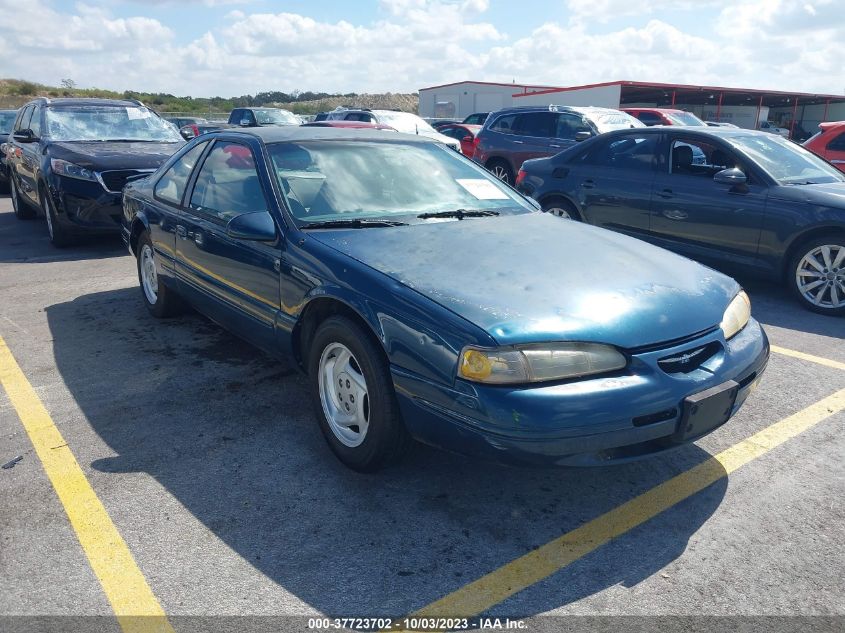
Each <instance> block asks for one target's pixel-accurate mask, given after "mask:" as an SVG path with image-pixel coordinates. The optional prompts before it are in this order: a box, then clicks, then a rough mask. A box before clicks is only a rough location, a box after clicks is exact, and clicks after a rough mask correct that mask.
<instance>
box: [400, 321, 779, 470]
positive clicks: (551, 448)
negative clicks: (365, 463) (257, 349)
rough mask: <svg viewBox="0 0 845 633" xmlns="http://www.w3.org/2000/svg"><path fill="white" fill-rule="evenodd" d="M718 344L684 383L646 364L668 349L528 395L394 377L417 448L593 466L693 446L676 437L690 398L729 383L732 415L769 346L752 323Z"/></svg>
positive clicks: (514, 460)
mask: <svg viewBox="0 0 845 633" xmlns="http://www.w3.org/2000/svg"><path fill="white" fill-rule="evenodd" d="M720 335H721V333H719V334H716V335H711V338H712V337H714V336H715V338H718V336H720ZM722 341H723V344H724V346H725V349H724V353H722V354H719V355H718V356H720V358H717V357H714V358H713V359H712V361H713V362H712V363H710V362H709V361H708V363H709V366H708V368H707V369H706V370H705V369H699V370H695V371H694V372H691V373H690V374H686V375H682V376H677V375H668V374H666V373H664V372H662V371H661V370H660V369H659V368H658V369H656V370H652V369H651V361H652V360H653V359H651V358H649V356H650V355H652V356H660V357H663V356H666V355H667V353H668V354H671V353H674V352H675V351H676V350H675V349H671V348H670V349H668V350H667V349H663V350H659V351H657V352H653V353H651V354H644V355H642V356H635V357H634V358H633V359H632V362H631V366H630V368H631V370H632V371H629V372H628V373H626V375H621V376H614V377H604V378H597V379H593V380H581V381H575V382H570V383H561V384H555V385H548V386H539V387H533V388H521V389H514V388H502V387H490V386H479V385H473V384H470V383H462V382H461V381H456V385H455V387H454V388H449V389H445V388H443V387H442V386H436V385H433V384H431V383H427V382H425V381H422V380H420V379H419V378H417V377H413V376H409V375H407V374H406V373H403V372H402V371H400V370H396V369H394V370H393V377H394V383H395V385H396V388H397V394H398V397H399V403H400V407H401V410H402V414H403V417H404V421H405V424H406V426H407V427H408V429H409V431H410V432H411V434H412V435H414V436H415V437H416V438H417V439H419V440H420V441H422V442H425V443H427V444H431V445H434V446H438V447H441V448H444V449H447V450H452V451H455V452H459V453H464V454H471V455H475V456H479V457H482V458H486V459H492V460H494V461H499V462H507V463H521V464H537V465H573V466H591V465H601V464H608V463H615V462H621V461H628V460H633V459H638V458H643V457H646V456H649V455H654V454H658V453H661V452H665V451H668V450H672V449H674V448H677V447H678V446H681V445H683V444H686V443H689V442H691V441H694V440H696V439H698V438H689V439H687V440H685V441H683V442H678V441H677V440H676V439H675V434H676V431H677V430H678V426H679V422H680V419H681V411H682V403H683V400H684V398H687V397H688V396H690V395H692V394H695V393H698V392H701V391H704V390H705V389H709V388H710V387H713V386H716V385H718V384H721V383H723V382H725V381H728V380H735V381H736V382H737V383H739V385H740V389H739V393H738V395H737V398H736V401H735V404H734V407H733V410H732V412H731V415H733V414H734V413H736V411H737V410H739V408H740V407H741V406H742V404H743V403H744V402H745V399H746V398H747V397H748V395H749V394H750V393H751V392H752V391H753V390H754V388H755V387H756V386H757V384H758V382H759V380H760V378H761V376H762V374H763V371H764V370H765V367H766V363H767V361H768V357H769V344H768V340H767V339H766V335H765V334H764V333H763V331H762V328H760V326H759V324H757V322H756V321H753V320H752V321H751V322H750V323H749V325H748V326H746V328H745V329H744V330H743V331H742V332H741V333H740V334H738V335H737V336H736V337H734V338H733V339H731V341H728V342H726V343H725V342H724V339H722ZM701 342H704V343H706V342H708V339H707V338H703V339H702V340H701ZM701 342H699V341H696V342H695V344H701ZM690 345H691V344H690V343H688V344H686V345H685V347H686V348H689V346H690ZM713 430H715V428H711V429H709V430H708V431H707V433H709V432H711V431H713ZM705 434H706V433H705Z"/></svg>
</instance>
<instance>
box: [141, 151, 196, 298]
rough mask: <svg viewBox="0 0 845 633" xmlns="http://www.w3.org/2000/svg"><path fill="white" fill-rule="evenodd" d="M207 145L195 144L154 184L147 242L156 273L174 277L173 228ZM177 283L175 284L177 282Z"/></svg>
mask: <svg viewBox="0 0 845 633" xmlns="http://www.w3.org/2000/svg"><path fill="white" fill-rule="evenodd" d="M208 147H209V142H208V141H206V142H204V143H198V144H197V145H195V146H194V147H192V148H191V149H190V150H188V151H186V152H185V153H184V154H182V155H181V156H180V157H179V158H178V159H177V160H176V162H174V163H173V164H172V165H171V166H170V167H169V168H168V169H167V170H166V171H165V172H164V173H163V174H162V175H161V176H160V177H159V179H158V180H157V181H156V183H155V185H153V198H154V200H155V211H154V212H152V213H148V214H147V215H148V220H149V232H150V240H151V241H152V243H153V249H155V252H156V259H157V262H158V264H159V267H160V270H159V274H162V275H165V276H167V277H169V278H170V279H175V278H176V226H177V225H179V224H180V222H181V220H182V213H183V211H184V206H186V205H187V204H188V200H187V199H186V196H185V194H186V192H187V190H188V182H189V180H190V178H191V174H192V173H193V171H194V169H195V168H196V166H197V165H198V164H199V162H200V159H201V158H202V154H203V152H205V151H206V150H207V149H208ZM177 283H178V282H177Z"/></svg>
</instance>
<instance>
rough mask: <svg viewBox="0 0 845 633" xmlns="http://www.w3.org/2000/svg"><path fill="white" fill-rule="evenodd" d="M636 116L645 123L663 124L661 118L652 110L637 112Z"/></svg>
mask: <svg viewBox="0 0 845 633" xmlns="http://www.w3.org/2000/svg"><path fill="white" fill-rule="evenodd" d="M637 118H638V119H639V120H640V121H642V122H643V123H645V124H646V125H662V124H663V119H661V118H660V115H659V114H655V113H654V112H640V113H639V114H637Z"/></svg>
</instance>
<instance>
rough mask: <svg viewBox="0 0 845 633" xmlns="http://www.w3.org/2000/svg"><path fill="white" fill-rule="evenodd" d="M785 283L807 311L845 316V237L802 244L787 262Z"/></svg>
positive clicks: (825, 238) (821, 239)
mask: <svg viewBox="0 0 845 633" xmlns="http://www.w3.org/2000/svg"><path fill="white" fill-rule="evenodd" d="M788 282H789V285H790V287H791V289H792V291H793V293H794V294H795V296H796V297H797V298H798V300H799V301H800V302H801V305H803V306H804V307H805V308H807V309H808V310H812V311H813V312H818V313H819V314H828V315H832V316H842V315H845V237H841V236H838V235H837V236H831V237H822V238H819V239H815V240H811V241H809V242H807V243H806V244H802V245H801V247H800V248H799V249H798V252H797V253H796V254H795V256H794V257H793V258H792V262H791V263H790V266H789V271H788Z"/></svg>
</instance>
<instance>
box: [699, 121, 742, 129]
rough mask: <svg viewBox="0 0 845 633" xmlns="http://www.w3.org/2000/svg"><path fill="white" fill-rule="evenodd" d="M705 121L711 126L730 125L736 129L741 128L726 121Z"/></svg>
mask: <svg viewBox="0 0 845 633" xmlns="http://www.w3.org/2000/svg"><path fill="white" fill-rule="evenodd" d="M705 123H706V124H707V125H709V126H710V127H729V128H734V129H737V128H739V126H738V125H734V124H733V123H727V122H726V121H705Z"/></svg>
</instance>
